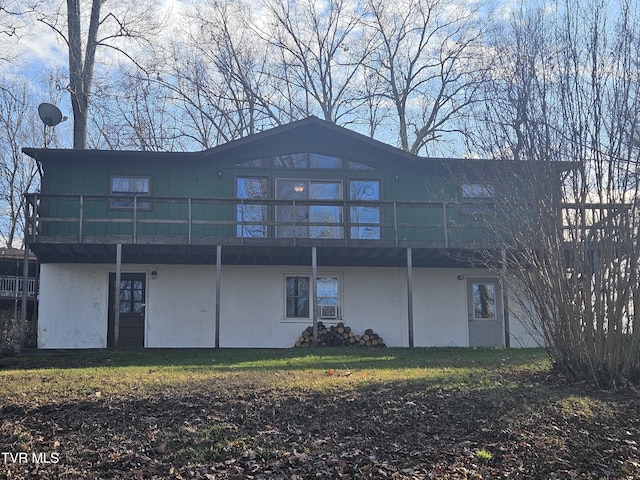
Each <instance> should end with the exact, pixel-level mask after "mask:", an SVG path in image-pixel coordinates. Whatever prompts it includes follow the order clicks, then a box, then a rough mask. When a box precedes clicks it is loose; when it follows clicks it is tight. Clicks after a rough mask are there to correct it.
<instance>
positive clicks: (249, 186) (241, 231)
mask: <svg viewBox="0 0 640 480" xmlns="http://www.w3.org/2000/svg"><path fill="white" fill-rule="evenodd" d="M267 188H268V183H267V178H266V177H238V178H237V180H236V189H237V191H236V196H237V197H238V198H241V199H246V200H249V201H248V202H244V201H243V202H241V203H238V205H237V206H236V220H237V221H238V225H237V232H236V233H237V235H238V237H242V238H265V237H266V236H267V206H266V205H265V204H262V203H260V202H256V201H255V200H264V199H266V198H267Z"/></svg>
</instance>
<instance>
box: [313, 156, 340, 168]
mask: <svg viewBox="0 0 640 480" xmlns="http://www.w3.org/2000/svg"><path fill="white" fill-rule="evenodd" d="M309 161H310V166H311V168H342V159H341V158H339V157H333V156H331V155H322V154H320V153H311V154H309Z"/></svg>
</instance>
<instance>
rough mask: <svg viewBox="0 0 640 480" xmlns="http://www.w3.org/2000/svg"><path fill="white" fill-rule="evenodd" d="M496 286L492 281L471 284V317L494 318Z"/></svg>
mask: <svg viewBox="0 0 640 480" xmlns="http://www.w3.org/2000/svg"><path fill="white" fill-rule="evenodd" d="M495 293H496V286H495V284H493V283H474V284H473V317H474V318H488V319H495V318H496V296H495Z"/></svg>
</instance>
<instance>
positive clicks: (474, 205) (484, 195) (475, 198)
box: [460, 182, 496, 215]
mask: <svg viewBox="0 0 640 480" xmlns="http://www.w3.org/2000/svg"><path fill="white" fill-rule="evenodd" d="M465 187H469V188H473V189H476V190H477V193H476V194H473V195H472V194H469V193H467V192H465V190H466V188H465ZM495 205H496V187H495V185H494V184H493V183H491V182H465V183H462V184H461V185H460V206H461V208H460V211H461V213H463V214H466V215H492V214H494V213H495Z"/></svg>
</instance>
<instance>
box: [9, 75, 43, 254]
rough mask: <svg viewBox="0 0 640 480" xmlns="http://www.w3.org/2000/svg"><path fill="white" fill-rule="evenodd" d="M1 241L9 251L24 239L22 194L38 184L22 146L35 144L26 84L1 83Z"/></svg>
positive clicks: (35, 128)
mask: <svg viewBox="0 0 640 480" xmlns="http://www.w3.org/2000/svg"><path fill="white" fill-rule="evenodd" d="M0 87H1V88H0V145H3V148H2V149H0V238H1V239H2V244H3V245H4V246H6V247H8V248H16V247H19V246H20V245H21V242H22V240H23V235H22V231H23V221H24V218H23V207H24V193H25V192H27V191H28V190H31V189H33V188H34V187H37V186H38V185H39V175H38V169H37V166H36V164H35V162H34V161H33V159H31V158H29V157H27V156H26V155H23V154H22V151H21V149H22V146H23V145H26V144H29V143H31V142H33V141H34V138H35V137H36V131H39V130H37V126H36V124H35V119H34V118H33V117H34V116H35V111H33V112H31V115H29V113H28V112H29V111H30V110H31V102H30V98H29V97H28V96H27V86H26V84H25V83H22V84H21V83H16V82H15V81H8V80H2V81H1V82H0Z"/></svg>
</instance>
